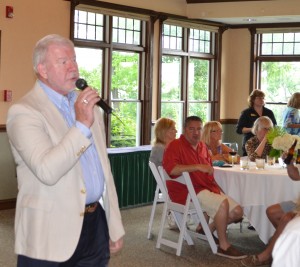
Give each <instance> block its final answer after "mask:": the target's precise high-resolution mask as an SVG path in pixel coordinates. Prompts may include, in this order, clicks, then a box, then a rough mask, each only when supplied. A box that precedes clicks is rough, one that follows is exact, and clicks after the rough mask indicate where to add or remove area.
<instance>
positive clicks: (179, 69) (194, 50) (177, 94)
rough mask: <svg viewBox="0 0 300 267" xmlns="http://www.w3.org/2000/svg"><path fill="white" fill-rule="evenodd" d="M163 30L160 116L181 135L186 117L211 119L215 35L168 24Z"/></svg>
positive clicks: (165, 24)
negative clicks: (166, 118)
mask: <svg viewBox="0 0 300 267" xmlns="http://www.w3.org/2000/svg"><path fill="white" fill-rule="evenodd" d="M162 28H163V31H162V61H161V62H162V66H161V116H162V117H170V118H174V119H175V120H176V123H177V128H178V130H179V132H181V126H182V123H183V120H184V118H185V117H186V116H191V115H196V116H199V117H200V118H202V120H203V121H208V120H211V119H212V112H213V109H214V105H215V103H214V101H213V99H214V87H213V85H214V79H215V72H214V66H215V61H216V57H215V55H214V52H213V51H215V35H216V33H215V32H213V31H209V30H201V29H197V28H192V27H188V26H185V25H176V23H172V24H169V23H168V21H166V22H165V23H163V26H162Z"/></svg>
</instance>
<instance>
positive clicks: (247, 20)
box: [208, 15, 300, 25]
mask: <svg viewBox="0 0 300 267" xmlns="http://www.w3.org/2000/svg"><path fill="white" fill-rule="evenodd" d="M208 20H209V21H214V22H219V23H224V24H229V25H241V24H244V25H251V24H264V23H271V24H272V23H297V22H298V23H300V15H298V16H291V15H289V16H265V17H263V16H260V17H232V18H209V19H208Z"/></svg>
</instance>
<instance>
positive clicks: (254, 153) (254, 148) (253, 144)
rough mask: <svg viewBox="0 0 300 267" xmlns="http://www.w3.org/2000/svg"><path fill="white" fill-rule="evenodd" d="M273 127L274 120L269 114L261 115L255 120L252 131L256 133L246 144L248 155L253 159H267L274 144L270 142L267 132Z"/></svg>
mask: <svg viewBox="0 0 300 267" xmlns="http://www.w3.org/2000/svg"><path fill="white" fill-rule="evenodd" d="M272 128H273V122H272V121H271V119H270V118H269V117H267V116H261V117H259V118H258V119H256V121H255V122H254V125H253V127H252V133H253V134H254V136H253V137H251V138H250V139H249V140H248V141H247V142H246V145H245V149H246V152H247V155H248V157H249V159H250V160H251V161H255V159H265V158H266V157H267V155H268V154H269V153H270V151H271V149H272V146H271V144H269V143H268V140H267V133H268V132H269V131H270V130H271V129H272Z"/></svg>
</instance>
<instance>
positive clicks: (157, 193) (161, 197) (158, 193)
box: [147, 162, 165, 239]
mask: <svg viewBox="0 0 300 267" xmlns="http://www.w3.org/2000/svg"><path fill="white" fill-rule="evenodd" d="M149 167H150V169H151V172H152V174H153V176H154V178H155V180H156V190H155V194H154V199H153V205H152V209H151V215H150V220H149V226H148V234H147V238H148V239H151V237H152V226H153V220H154V215H155V210H156V205H157V203H161V202H164V201H165V199H164V195H163V193H162V191H161V190H160V186H161V185H159V183H160V182H157V180H158V178H159V180H160V179H161V178H160V177H158V176H159V173H158V171H157V168H156V166H155V164H154V163H153V162H149Z"/></svg>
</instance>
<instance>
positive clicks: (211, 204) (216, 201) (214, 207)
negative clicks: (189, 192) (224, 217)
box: [197, 189, 239, 220]
mask: <svg viewBox="0 0 300 267" xmlns="http://www.w3.org/2000/svg"><path fill="white" fill-rule="evenodd" d="M197 198H198V199H199V202H200V205H201V208H202V210H203V212H206V213H207V215H208V216H209V217H210V218H211V219H212V220H213V219H214V217H215V215H216V213H217V212H218V210H219V207H220V205H221V203H222V202H223V201H224V200H225V199H227V200H228V203H229V212H231V211H232V210H233V209H234V208H235V207H236V206H238V205H239V204H238V203H236V202H235V201H234V200H233V199H232V198H231V197H229V196H227V195H225V194H223V193H222V192H221V194H216V193H213V192H210V191H208V190H207V189H205V190H202V191H200V192H199V193H198V194H197Z"/></svg>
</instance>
